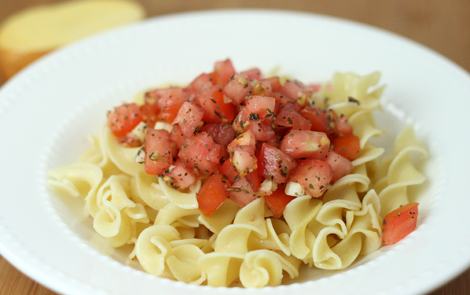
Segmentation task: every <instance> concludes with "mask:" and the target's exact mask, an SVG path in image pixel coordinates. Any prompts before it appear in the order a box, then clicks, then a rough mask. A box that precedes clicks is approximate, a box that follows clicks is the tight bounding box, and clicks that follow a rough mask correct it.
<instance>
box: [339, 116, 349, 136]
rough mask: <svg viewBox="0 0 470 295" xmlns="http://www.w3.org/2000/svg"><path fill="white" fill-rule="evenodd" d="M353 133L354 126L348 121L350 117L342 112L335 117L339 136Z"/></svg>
mask: <svg viewBox="0 0 470 295" xmlns="http://www.w3.org/2000/svg"><path fill="white" fill-rule="evenodd" d="M352 133H353V128H352V126H351V125H350V124H349V123H348V118H347V117H346V116H345V115H343V114H341V115H339V116H336V117H335V134H336V135H338V136H345V135H350V134H352Z"/></svg>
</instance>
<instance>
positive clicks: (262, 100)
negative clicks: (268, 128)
mask: <svg viewBox="0 0 470 295" xmlns="http://www.w3.org/2000/svg"><path fill="white" fill-rule="evenodd" d="M275 107H276V99H275V98H274V97H268V96H259V95H255V96H252V97H251V98H250V99H248V100H247V101H246V107H245V108H244V112H243V114H244V116H246V117H245V118H243V119H244V120H245V121H246V120H249V119H250V118H254V117H256V118H257V120H264V119H266V118H271V117H272V115H273V114H274V108H275Z"/></svg>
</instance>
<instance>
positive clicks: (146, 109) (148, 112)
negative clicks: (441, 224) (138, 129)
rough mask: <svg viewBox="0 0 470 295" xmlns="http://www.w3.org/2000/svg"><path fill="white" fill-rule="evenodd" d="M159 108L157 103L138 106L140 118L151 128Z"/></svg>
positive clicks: (156, 119) (156, 118) (155, 121)
mask: <svg viewBox="0 0 470 295" xmlns="http://www.w3.org/2000/svg"><path fill="white" fill-rule="evenodd" d="M159 112H160V109H159V107H158V105H157V104H146V103H145V104H143V105H141V106H140V113H141V114H142V120H143V121H144V122H145V124H147V126H148V127H151V128H153V127H154V126H155V123H157V121H158V114H159Z"/></svg>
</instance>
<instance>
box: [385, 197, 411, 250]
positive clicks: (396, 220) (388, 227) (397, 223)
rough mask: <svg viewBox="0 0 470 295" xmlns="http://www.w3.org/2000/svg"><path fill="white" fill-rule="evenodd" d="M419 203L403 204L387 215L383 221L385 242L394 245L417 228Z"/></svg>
mask: <svg viewBox="0 0 470 295" xmlns="http://www.w3.org/2000/svg"><path fill="white" fill-rule="evenodd" d="M417 222H418V203H410V204H407V205H405V206H401V207H399V208H397V209H395V210H393V211H392V212H390V213H388V214H387V215H385V218H384V222H383V237H382V239H383V244H384V245H392V244H395V243H397V242H398V241H400V240H401V239H403V238H404V237H406V236H407V235H409V234H410V233H411V232H412V231H414V230H415V229H416V224H417Z"/></svg>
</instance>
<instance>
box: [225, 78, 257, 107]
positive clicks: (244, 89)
mask: <svg viewBox="0 0 470 295" xmlns="http://www.w3.org/2000/svg"><path fill="white" fill-rule="evenodd" d="M251 88H252V87H251V83H250V81H249V80H248V79H247V78H246V77H245V76H243V75H235V76H234V77H233V78H232V79H230V81H229V82H228V83H227V85H225V87H224V94H225V95H226V96H227V98H228V99H229V100H230V101H231V102H233V103H234V104H235V105H240V104H241V103H242V102H243V101H244V100H245V97H246V96H247V95H248V94H249V93H250V91H251Z"/></svg>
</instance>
